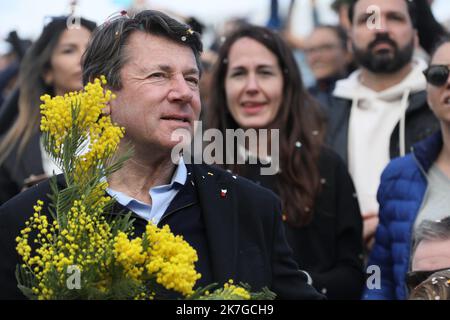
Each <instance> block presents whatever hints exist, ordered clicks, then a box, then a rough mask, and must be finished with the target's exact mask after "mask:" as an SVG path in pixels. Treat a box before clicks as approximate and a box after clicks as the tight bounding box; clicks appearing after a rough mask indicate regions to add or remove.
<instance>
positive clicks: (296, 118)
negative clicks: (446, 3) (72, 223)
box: [0, 0, 450, 300]
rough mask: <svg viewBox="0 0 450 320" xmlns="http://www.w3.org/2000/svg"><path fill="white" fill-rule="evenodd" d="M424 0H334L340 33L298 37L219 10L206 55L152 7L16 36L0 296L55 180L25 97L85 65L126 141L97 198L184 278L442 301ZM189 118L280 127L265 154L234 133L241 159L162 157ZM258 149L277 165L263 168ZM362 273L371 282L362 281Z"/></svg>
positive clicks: (447, 158)
mask: <svg viewBox="0 0 450 320" xmlns="http://www.w3.org/2000/svg"><path fill="white" fill-rule="evenodd" d="M314 2H315V1H312V3H314ZM431 2H432V1H426V0H414V1H407V0H347V1H345V0H338V1H335V3H334V4H333V8H334V9H335V10H336V12H338V13H339V18H340V24H339V25H321V24H320V23H317V25H316V26H315V28H314V30H313V31H312V32H311V34H310V35H309V36H307V37H306V38H304V39H298V38H295V37H294V36H293V35H292V34H290V31H289V26H290V24H292V21H289V17H287V18H286V22H285V23H281V22H280V21H278V20H277V19H275V18H274V17H276V16H277V15H276V14H275V13H276V12H275V11H274V10H275V9H276V1H271V6H272V9H273V10H272V11H271V17H270V19H269V21H268V23H267V26H255V25H252V24H250V23H248V22H247V21H245V20H240V19H238V20H232V21H231V22H230V23H229V24H228V25H227V26H226V28H224V30H222V31H221V32H218V34H217V40H216V41H214V43H213V44H212V45H211V47H209V48H205V47H203V45H202V42H201V33H202V31H203V28H204V25H203V24H202V23H201V22H200V21H198V20H197V19H195V18H192V17H190V18H185V17H177V19H174V18H173V17H170V16H169V15H167V14H164V13H162V12H159V11H154V10H143V11H141V12H139V13H137V14H135V15H132V16H131V15H128V14H127V13H126V12H125V11H123V12H121V13H120V14H118V16H117V17H114V18H113V19H110V20H107V21H105V22H104V23H102V24H101V25H100V26H98V27H97V26H96V23H94V22H92V21H89V20H87V19H84V18H82V19H81V20H80V21H81V25H80V27H79V28H75V29H68V27H67V23H66V20H67V17H64V16H62V17H57V18H54V19H53V20H52V21H50V22H49V23H48V24H47V25H46V26H45V27H44V29H43V31H42V33H41V35H40V36H39V38H38V39H37V40H36V41H35V42H34V43H32V44H31V45H30V44H29V43H27V42H23V41H22V42H20V41H18V42H17V41H16V43H19V44H21V45H17V47H18V48H19V49H17V50H16V51H17V52H19V53H17V54H15V57H13V58H11V59H10V61H9V62H8V63H7V64H6V65H5V66H4V67H3V69H2V70H1V71H0V72H1V73H0V91H1V93H2V95H1V96H0V98H1V99H2V100H4V101H3V103H2V104H1V107H0V205H1V207H0V299H21V298H24V297H23V296H22V295H21V293H20V291H18V289H17V282H16V280H15V276H14V272H15V266H16V265H17V264H18V263H19V258H18V256H17V253H16V252H15V240H14V239H15V237H16V236H17V235H18V233H19V232H20V229H21V228H22V227H23V225H24V223H25V221H26V219H27V217H29V216H30V215H31V214H32V213H33V211H32V207H33V203H34V202H35V201H36V200H37V199H41V198H46V197H47V194H48V193H49V188H50V187H49V184H48V178H49V177H51V176H53V175H57V174H59V173H60V172H59V171H58V169H57V167H56V166H55V164H54V163H52V160H51V159H50V157H49V155H48V154H46V151H45V150H44V149H43V146H42V142H41V140H40V136H41V134H40V130H39V119H40V114H39V105H40V100H39V97H40V96H41V95H43V94H45V93H48V94H50V95H52V96H54V95H64V94H65V93H68V92H71V91H75V90H80V89H82V87H83V84H86V83H87V82H88V81H91V80H93V79H94V78H96V77H99V76H100V75H104V76H105V77H106V79H107V82H108V86H109V88H110V89H111V90H112V91H113V92H114V93H115V94H116V96H117V98H116V99H115V100H113V102H111V104H110V106H109V107H108V108H106V109H105V110H104V112H105V114H108V115H111V118H112V119H113V121H114V122H116V123H118V124H119V125H120V126H123V127H125V129H126V134H125V138H124V141H123V143H129V144H132V145H133V146H134V153H133V156H132V158H131V159H130V160H128V161H127V162H126V163H125V165H124V166H123V167H122V168H121V169H120V170H118V171H117V172H115V173H114V174H113V175H111V177H108V183H109V188H108V190H107V192H108V193H109V194H110V195H112V196H114V197H115V198H116V200H117V202H118V203H119V205H120V207H121V208H122V209H126V210H130V211H132V212H133V213H134V214H135V216H136V220H135V222H134V224H135V228H136V229H137V230H139V229H142V228H143V226H144V224H145V223H147V222H148V221H151V222H153V223H155V224H158V225H160V226H162V225H165V224H167V225H169V226H170V227H171V229H172V230H173V232H174V233H176V234H180V235H183V236H184V238H185V239H186V240H187V241H188V242H189V243H190V244H191V245H192V246H193V247H194V248H195V249H196V250H197V252H198V255H199V261H198V262H197V268H198V270H199V271H200V272H201V274H202V278H201V280H200V281H199V283H198V285H199V286H201V285H205V284H207V283H211V282H225V281H227V279H229V278H234V279H236V280H237V281H242V282H245V283H248V284H250V285H251V286H252V287H254V288H262V287H264V286H267V287H269V288H270V289H271V290H272V291H274V292H275V293H276V294H277V296H278V297H279V298H281V299H323V298H328V299H337V300H341V299H352V300H359V299H390V300H396V299H398V300H403V299H408V298H410V299H428V300H443V299H450V295H449V285H450V280H449V279H450V278H449V274H450V249H449V239H450V227H449V226H450V223H449V221H450V198H449V197H448V196H447V195H448V194H449V192H450V79H449V77H450V36H449V35H448V32H447V30H446V29H445V28H444V27H443V26H442V25H440V24H439V23H438V22H437V21H436V20H435V18H434V17H433V14H432V11H431V9H430V5H431ZM293 3H294V1H292V4H293ZM373 6H376V7H377V8H378V9H379V11H374V12H370V10H369V11H368V8H373ZM419 14H420V19H419ZM372 19H375V20H376V22H375V23H374V25H372V23H373V22H372V21H373V20H372ZM179 20H184V21H181V22H180V21H179ZM28 46H29V48H28ZM20 50H23V53H20V52H21V51H20ZM298 50H300V51H301V52H302V54H304V56H305V58H306V62H307V64H308V66H309V69H310V70H311V72H312V74H313V76H314V78H315V83H314V85H313V86H311V87H307V86H306V85H305V84H304V77H303V76H302V67H301V64H300V65H299V63H298V59H297V58H296V55H295V52H297V51H298ZM11 82H12V84H11ZM197 120H202V121H203V122H204V125H203V126H204V127H205V128H208V129H215V130H216V131H217V132H219V133H221V134H222V136H223V137H225V140H226V139H227V138H228V135H227V131H228V130H229V129H233V130H242V131H246V130H254V131H253V132H257V135H259V134H261V132H263V131H264V130H268V131H270V130H278V135H277V137H278V138H279V139H278V141H277V144H278V149H277V150H275V149H274V147H273V143H274V141H271V140H270V139H268V140H263V141H264V142H263V143H259V144H258V145H257V146H255V145H253V144H251V143H249V142H248V141H246V140H244V141H242V143H241V144H239V143H238V144H236V145H235V144H232V145H233V148H234V150H233V154H234V155H239V154H243V155H244V160H245V161H244V162H242V163H241V162H239V161H231V162H228V161H226V162H221V163H215V164H213V165H212V166H210V165H206V164H191V163H190V162H189V161H186V159H183V157H181V158H180V159H179V160H178V162H176V163H174V162H173V159H172V158H171V156H170V155H171V151H172V149H173V148H174V147H175V145H176V143H175V142H174V141H173V140H172V139H171V135H172V133H173V131H174V130H175V129H177V128H178V127H183V128H188V130H189V131H190V132H191V133H192V134H193V135H194V130H195V128H194V127H195V122H196V121H197ZM258 138H259V137H258ZM260 141H261V140H260ZM225 142H226V141H225ZM229 145H230V144H228V143H225V144H224V147H226V146H229ZM120 150H121V149H119V152H120ZM222 151H223V154H225V153H226V152H225V150H222ZM274 157H278V158H279V168H278V170H277V172H276V174H272V175H264V174H261V172H262V171H261V169H262V168H264V167H265V166H267V165H268V164H270V163H271V161H273V159H274ZM233 160H236V159H233ZM205 177H206V178H205ZM218 190H222V191H221V192H222V194H221V197H218V196H217V195H216V194H215V193H216V192H219V191H218ZM223 190H225V193H226V196H225V195H224V194H223ZM44 202H45V201H44ZM168 213H170V214H168ZM369 266H376V267H377V268H379V270H380V273H379V274H378V277H379V280H380V281H379V283H380V285H379V286H368V285H367V281H366V278H367V276H368V274H367V272H366V270H367V268H368V267H369Z"/></svg>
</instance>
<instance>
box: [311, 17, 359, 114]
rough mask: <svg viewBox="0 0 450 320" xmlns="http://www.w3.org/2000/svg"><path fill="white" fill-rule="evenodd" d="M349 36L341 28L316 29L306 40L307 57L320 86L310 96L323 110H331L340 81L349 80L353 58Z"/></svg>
mask: <svg viewBox="0 0 450 320" xmlns="http://www.w3.org/2000/svg"><path fill="white" fill-rule="evenodd" d="M347 41H348V38H347V33H346V31H345V30H344V29H342V28H341V27H338V26H331V25H323V26H319V27H317V28H315V29H314V30H313V32H312V33H311V34H310V35H309V36H308V37H307V38H306V40H305V49H304V52H305V55H306V60H307V62H308V64H309V67H310V69H311V71H312V72H313V74H314V77H315V79H316V84H315V85H314V86H313V87H311V88H309V92H310V93H311V94H312V95H313V96H314V97H315V98H316V99H317V100H318V101H319V102H320V104H321V105H322V107H324V108H325V109H326V108H329V107H331V96H332V92H333V90H334V88H335V84H336V81H337V80H340V79H342V78H345V77H347V75H348V73H349V67H350V64H351V60H352V56H351V53H350V52H349V51H348V49H347Z"/></svg>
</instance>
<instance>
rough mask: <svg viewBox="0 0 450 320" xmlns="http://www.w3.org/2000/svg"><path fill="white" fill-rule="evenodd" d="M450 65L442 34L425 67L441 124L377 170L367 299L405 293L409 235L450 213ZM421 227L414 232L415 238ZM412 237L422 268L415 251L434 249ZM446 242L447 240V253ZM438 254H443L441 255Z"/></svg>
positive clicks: (430, 99) (431, 99) (447, 41)
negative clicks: (372, 280)
mask: <svg viewBox="0 0 450 320" xmlns="http://www.w3.org/2000/svg"><path fill="white" fill-rule="evenodd" d="M449 66H450V38H445V39H443V40H442V42H441V43H440V44H438V46H437V50H436V52H435V53H434V54H433V55H432V59H431V64H430V66H429V67H428V68H427V69H426V70H425V76H426V79H427V82H428V84H427V100H428V104H429V106H430V108H431V110H432V111H433V113H434V114H435V115H436V117H437V118H438V119H439V123H440V130H439V131H438V132H436V133H434V134H433V135H431V136H430V137H428V138H427V139H425V140H424V141H421V142H419V143H417V144H415V145H414V146H413V148H412V152H411V153H410V154H408V155H407V156H405V157H401V158H397V159H394V160H392V161H391V162H390V163H389V165H388V166H387V167H386V169H385V170H384V172H383V174H382V176H381V184H380V187H379V191H378V202H379V204H380V215H379V216H380V223H379V225H378V228H377V231H376V237H375V245H374V247H373V250H372V252H371V254H370V257H369V262H368V264H369V265H378V266H379V267H380V269H381V279H382V282H381V289H367V290H366V292H365V295H364V297H365V298H366V299H405V298H406V297H407V293H406V290H405V282H404V278H405V274H406V273H407V271H408V269H409V265H408V261H410V255H411V252H412V251H413V250H412V242H413V241H412V239H413V238H414V237H415V233H416V230H417V228H418V226H419V225H420V223H421V222H422V221H424V220H441V219H444V218H445V217H446V216H448V215H449V214H450V198H449V196H448V195H449V194H450V108H449V105H450V77H449V75H450V70H449ZM442 221H444V223H443V224H442V225H443V226H446V227H447V228H448V224H449V222H448V221H449V219H448V218H447V219H445V220H442ZM447 232H448V231H447ZM423 233H424V232H418V237H419V240H420V238H422V237H423V236H421V235H420V234H423ZM444 233H446V232H444ZM416 242H418V243H419V245H418V247H417V249H416V254H415V258H414V259H415V260H416V261H417V262H414V263H413V268H414V269H418V268H420V269H421V268H422V267H421V266H419V262H420V261H419V258H420V255H419V252H423V253H424V254H425V256H426V255H428V254H433V252H432V251H430V249H429V248H426V247H424V246H425V245H426V244H427V242H425V241H423V242H420V241H416ZM421 243H422V244H421ZM448 244H450V243H449V242H448V240H447V245H446V246H445V248H446V249H445V250H447V253H448V252H449V251H448V250H449V249H448V248H449V247H448ZM422 247H423V248H422ZM422 249H423V250H422ZM435 258H436V257H435ZM440 258H443V259H445V256H442V257H440ZM430 261H432V259H430ZM447 262H449V259H448V255H447ZM449 266H450V265H449ZM428 267H429V266H428ZM435 267H436V268H438V267H439V266H434V267H433V268H435Z"/></svg>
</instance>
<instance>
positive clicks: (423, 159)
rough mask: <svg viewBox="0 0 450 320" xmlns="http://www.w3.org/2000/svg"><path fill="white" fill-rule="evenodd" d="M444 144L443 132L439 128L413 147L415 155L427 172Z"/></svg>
mask: <svg viewBox="0 0 450 320" xmlns="http://www.w3.org/2000/svg"><path fill="white" fill-rule="evenodd" d="M442 145H443V141H442V132H441V131H440V130H439V131H437V132H435V133H434V134H432V135H431V136H429V137H428V138H426V139H424V140H422V141H420V142H418V143H416V144H415V145H414V146H413V147H412V152H413V154H414V156H415V157H416V159H417V161H418V162H419V164H420V165H421V166H422V169H423V170H424V171H425V172H428V170H429V169H430V168H431V166H432V165H433V163H434V162H435V161H436V159H437V157H438V156H439V153H440V152H441V150H442Z"/></svg>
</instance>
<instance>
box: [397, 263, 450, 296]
mask: <svg viewBox="0 0 450 320" xmlns="http://www.w3.org/2000/svg"><path fill="white" fill-rule="evenodd" d="M449 269H450V268H443V269H438V270H426V271H410V272H408V273H407V274H406V277H405V282H406V286H407V287H408V290H409V292H411V291H412V290H414V288H416V287H417V286H418V285H419V284H421V283H422V282H424V281H425V280H427V279H428V278H429V277H430V276H431V275H432V274H433V273H436V272H439V271H444V270H449Z"/></svg>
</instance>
